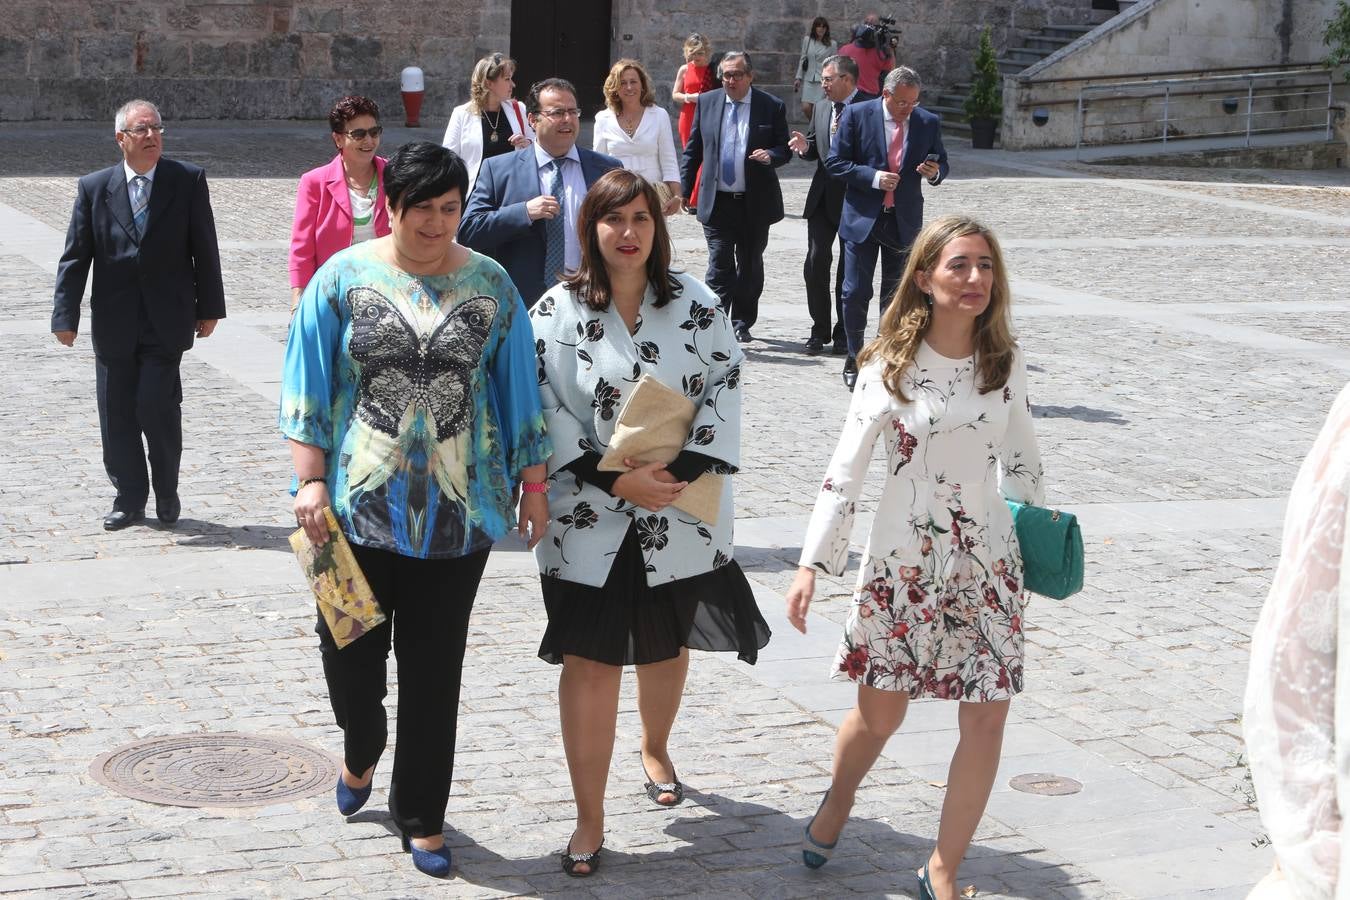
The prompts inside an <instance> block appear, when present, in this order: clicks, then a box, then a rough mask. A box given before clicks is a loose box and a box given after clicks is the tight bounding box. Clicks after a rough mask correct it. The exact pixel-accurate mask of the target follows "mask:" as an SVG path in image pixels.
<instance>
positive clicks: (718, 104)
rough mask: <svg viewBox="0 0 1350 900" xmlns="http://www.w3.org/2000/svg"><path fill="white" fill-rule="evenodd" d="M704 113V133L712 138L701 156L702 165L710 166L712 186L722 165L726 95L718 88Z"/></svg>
mask: <svg viewBox="0 0 1350 900" xmlns="http://www.w3.org/2000/svg"><path fill="white" fill-rule="evenodd" d="M712 94H713V95H712V98H711V99H710V100H709V101H708V108H707V111H706V116H707V120H706V121H705V122H704V133H705V134H708V135H711V136H712V142H711V146H709V147H708V150H707V152H705V153H704V154H703V164H704V165H705V166H709V165H710V166H712V167H713V168H712V172H713V184H714V185H715V184H716V182H717V173H718V171H719V170H720V166H721V165H722V113H723V112H725V111H726V102H727V99H726V98H727V93H726V91H724V90H722V89H721V88H718V89H717V90H715V91H713V92H712Z"/></svg>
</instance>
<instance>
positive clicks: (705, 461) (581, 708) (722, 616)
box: [530, 170, 769, 877]
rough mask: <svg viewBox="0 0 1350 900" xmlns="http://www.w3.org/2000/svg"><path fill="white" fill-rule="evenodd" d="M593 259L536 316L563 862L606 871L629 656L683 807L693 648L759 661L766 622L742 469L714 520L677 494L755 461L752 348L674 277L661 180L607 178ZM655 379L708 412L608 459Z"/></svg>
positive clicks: (588, 242) (693, 286) (652, 742)
mask: <svg viewBox="0 0 1350 900" xmlns="http://www.w3.org/2000/svg"><path fill="white" fill-rule="evenodd" d="M577 230H578V232H579V233H580V237H581V267H580V269H579V270H578V272H577V274H576V275H575V276H573V277H572V278H570V279H568V280H567V281H565V282H564V283H563V284H560V285H558V286H557V287H555V288H554V289H553V290H551V291H549V292H548V293H547V294H545V295H544V296H543V297H542V298H540V300H539V302H538V303H536V304H535V305H534V308H533V309H532V310H531V311H530V319H531V320H532V322H533V324H534V334H535V350H536V352H537V353H538V356H539V391H540V397H541V400H542V403H543V407H544V420H545V422H546V423H547V425H548V430H549V434H550V436H551V438H552V441H553V447H554V453H553V456H552V457H551V458H550V459H549V463H548V470H549V476H550V478H549V480H550V483H551V497H550V500H549V513H550V515H551V516H552V520H553V525H552V528H551V534H550V536H549V539H548V540H545V541H542V542H541V543H540V544H539V545H538V546H537V547H536V548H535V553H536V556H537V557H538V560H539V568H540V571H541V573H542V574H541V579H540V580H541V582H542V587H543V592H544V603H545V605H546V607H547V608H548V630H547V631H546V632H545V634H544V639H543V643H542V646H541V647H540V649H539V655H540V657H542V658H543V659H545V660H547V661H549V662H552V663H558V662H561V663H562V675H561V677H560V679H559V682H558V702H559V708H560V715H561V719H562V733H563V746H564V749H565V751H566V753H567V764H568V768H569V770H570V771H571V774H572V789H573V793H574V794H575V796H576V802H577V827H576V830H575V832H574V833H573V835H572V838H571V840H570V841H569V843H568V847H567V850H566V851H565V852H564V853H563V855H562V866H563V869H564V870H565V871H566V872H567V873H568V874H569V875H574V876H578V877H580V876H584V875H589V874H591V873H592V872H594V871H595V870H596V868H597V866H598V865H599V857H598V854H599V852H600V846H601V844H602V843H603V837H604V796H605V784H606V780H607V778H608V774H609V762H610V756H611V754H612V753H613V749H614V732H615V720H616V717H617V714H618V701H619V676H620V674H621V673H622V667H623V666H626V665H635V666H637V675H638V712H639V714H640V716H641V719H642V750H641V763H642V768H643V774H644V776H645V781H646V785H645V789H646V791H647V795H648V796H649V797H650V798H651V800H652V802H654V803H656V804H658V805H660V806H675V805H676V804H678V803H679V802H680V801H681V800H682V799H683V797H684V786H683V785H682V784H681V783H680V781H679V778H678V777H677V776H676V773H675V766H674V763H672V762H671V759H670V754H669V752H668V750H667V739H668V738H669V736H670V731H671V728H672V727H673V725H674V722H675V715H676V713H677V712H678V711H679V707H680V698H681V695H682V693H683V691H684V680H685V675H686V673H687V672H688V669H689V652H688V651H689V648H691V647H692V648H694V649H696V650H722V651H736V652H737V653H739V655H740V658H741V659H743V660H745V661H746V662H750V663H753V662H754V661H755V659H756V657H757V651H758V650H759V648H761V647H763V646H764V645H765V644H766V643H768V639H769V627H768V625H766V624H765V622H764V618H763V616H761V615H760V613H759V609H758V607H757V606H756V605H755V600H754V596H753V594H752V593H751V590H750V586H749V583H748V582H747V581H746V579H745V576H744V575H743V574H742V573H741V570H740V567H739V566H738V565H737V564H736V562H735V561H734V560H732V558H731V554H732V518H733V513H734V510H733V507H732V494H731V479H730V478H723V479H722V482H723V483H722V488H721V497H720V500H719V503H718V512H717V517H716V522H711V521H703V520H701V519H699V518H697V517H696V516H694V515H692V514H689V513H686V512H682V511H681V510H679V509H677V508H676V507H675V506H672V505H671V504H672V502H673V501H675V500H677V499H678V498H679V496H680V493H681V491H682V490H683V489H684V488H685V486H686V485H688V484H689V483H690V482H692V481H694V480H695V479H696V478H698V477H699V476H700V475H703V474H704V473H705V472H714V473H720V474H723V475H730V474H732V473H734V472H735V471H736V467H737V465H738V464H739V462H740V419H741V391H740V381H741V369H740V366H741V359H742V354H741V350H740V348H739V346H738V345H737V343H736V340H735V337H734V335H733V334H732V330H731V324H730V323H729V322H728V321H727V318H726V316H725V315H723V314H722V312H721V310H720V309H718V301H717V297H716V295H714V294H713V293H712V291H710V290H709V289H708V288H707V286H706V285H704V284H702V283H701V282H699V281H697V280H696V279H693V278H691V277H689V276H688V275H683V274H674V273H672V272H671V271H670V238H669V235H668V233H667V231H666V226H665V221H664V219H663V218H662V215H661V203H660V199H659V198H658V196H657V193H656V190H655V189H654V188H653V187H652V185H651V184H650V183H648V182H647V181H646V180H645V179H643V178H642V177H641V176H639V175H636V174H635V173H632V172H628V171H624V170H617V171H613V172H608V173H606V174H605V175H604V177H602V178H601V179H600V180H598V181H597V182H596V183H595V184H593V185H592V186H591V187H590V189H589V190H588V191H587V192H586V199H585V201H584V202H583V203H582V206H581V211H580V214H579V215H578V217H577ZM643 375H649V376H651V377H653V378H656V379H658V380H659V381H660V382H661V383H662V384H664V385H666V386H667V387H670V388H672V389H674V390H676V391H679V392H681V393H683V394H684V395H685V396H686V397H688V398H689V399H690V400H691V401H693V403H694V404H695V405H696V408H697V413H696V414H695V418H694V420H693V424H692V425H691V426H690V429H689V434H688V437H687V439H686V441H685V447H686V449H685V450H684V451H682V452H681V453H680V455H679V457H678V458H676V459H675V460H674V462H672V463H670V464H669V465H662V464H659V463H651V464H646V465H644V464H642V463H641V462H640V461H638V460H625V465H627V466H628V467H629V469H628V471H626V472H623V473H615V472H602V471H599V470H598V468H597V466H598V464H599V462H600V459H601V454H602V453H603V452H604V451H605V449H606V447H607V446H608V445H609V441H610V439H611V437H612V436H613V433H614V426H615V422H616V420H617V419H618V414H619V410H620V409H622V407H623V404H624V401H625V400H626V399H627V397H628V395H629V394H630V393H632V391H633V389H634V388H635V387H636V385H637V383H638V381H639V380H640V379H641V378H642V376H643Z"/></svg>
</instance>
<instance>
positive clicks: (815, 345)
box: [806, 337, 825, 356]
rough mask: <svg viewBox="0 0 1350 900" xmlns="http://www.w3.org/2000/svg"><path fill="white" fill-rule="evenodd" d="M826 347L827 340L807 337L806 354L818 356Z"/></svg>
mask: <svg viewBox="0 0 1350 900" xmlns="http://www.w3.org/2000/svg"><path fill="white" fill-rule="evenodd" d="M824 349H825V342H824V341H822V340H821V339H820V338H818V337H809V338H807V339H806V355H807V356H818V355H819V354H820V351H822V350H824Z"/></svg>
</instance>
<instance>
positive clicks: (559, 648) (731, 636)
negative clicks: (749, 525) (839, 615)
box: [539, 527, 770, 666]
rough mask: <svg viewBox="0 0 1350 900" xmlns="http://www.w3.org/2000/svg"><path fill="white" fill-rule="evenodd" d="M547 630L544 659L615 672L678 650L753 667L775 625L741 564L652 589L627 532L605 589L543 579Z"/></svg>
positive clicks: (631, 533)
mask: <svg viewBox="0 0 1350 900" xmlns="http://www.w3.org/2000/svg"><path fill="white" fill-rule="evenodd" d="M539 580H540V582H541V585H542V587H543V591H544V607H545V608H546V609H547V611H548V628H547V629H546V630H545V631H544V639H543V641H542V643H541V644H540V645H539V658H540V659H543V660H544V661H546V662H550V663H561V662H562V660H563V655H564V654H571V655H573V656H580V657H582V658H584V659H589V660H594V661H595V662H600V663H605V664H607V665H611V666H633V665H637V666H641V665H646V664H648V663H655V662H661V661H663V660H667V659H673V658H675V657H676V656H679V654H680V649H681V648H683V647H688V648H690V649H691V650H708V651H713V652H732V651H734V652H735V653H736V655H737V656H738V657H739V658H740V659H742V660H744V661H745V662H748V663H750V664H751V665H754V663H755V660H756V659H758V658H759V651H760V648H762V647H763V646H764V645H766V644H767V643H769V635H770V631H769V625H768V623H767V622H765V621H764V616H763V615H761V614H760V611H759V606H758V605H756V603H755V595H754V592H753V591H752V590H751V588H750V582H748V581H747V580H746V578H745V573H744V572H742V571H741V567H740V566H739V565H737V564H736V562H735V560H732V561H731V562H729V563H727V564H726V565H725V566H722V567H721V568H718V569H714V570H713V571H711V572H705V573H703V574H701V575H695V576H693V577H691V578H684V579H681V580H680V581H669V582H666V583H665V584H661V585H658V586H657V587H651V586H649V585H648V584H647V572H646V563H645V560H644V559H643V556H642V548H641V546H640V545H639V544H638V538H637V529H636V528H631V527H630V528H629V529H628V534H627V535H626V536H625V537H624V540H623V544H621V545H620V546H619V552H618V553H617V554H616V555H615V557H614V564H613V566H612V567H611V568H610V570H609V577H608V578H606V580H605V584H604V587H592V586H591V585H588V584H578V583H577V582H575V581H566V580H564V579H562V578H554V577H552V576H549V575H540V576H539Z"/></svg>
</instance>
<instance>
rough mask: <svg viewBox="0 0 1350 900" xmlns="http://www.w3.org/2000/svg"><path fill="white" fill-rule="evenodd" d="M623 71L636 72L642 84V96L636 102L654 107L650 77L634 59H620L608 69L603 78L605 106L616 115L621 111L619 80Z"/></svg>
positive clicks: (653, 92)
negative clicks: (630, 70)
mask: <svg viewBox="0 0 1350 900" xmlns="http://www.w3.org/2000/svg"><path fill="white" fill-rule="evenodd" d="M625 69H632V70H633V71H634V72H637V76H638V80H639V81H641V82H642V96H641V97H639V98H638V102H639V103H640V104H641V105H643V106H652V105H654V104H655V103H656V92H655V91H653V90H652V79H651V76H650V75H648V74H647V70H646V69H644V68H642V63H640V62H638V61H637V60H636V59H621V60H619V61H618V62H616V63H615V64H614V65H612V66H610V67H609V75H608V76H606V77H605V87H604V92H605V105H606V106H608V107H609V108H610V109H612V110H614V112H616V113H617V112H619V111H620V110H622V109H623V101H622V100H620V99H619V79H620V78H622V77H623V73H624V70H625Z"/></svg>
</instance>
